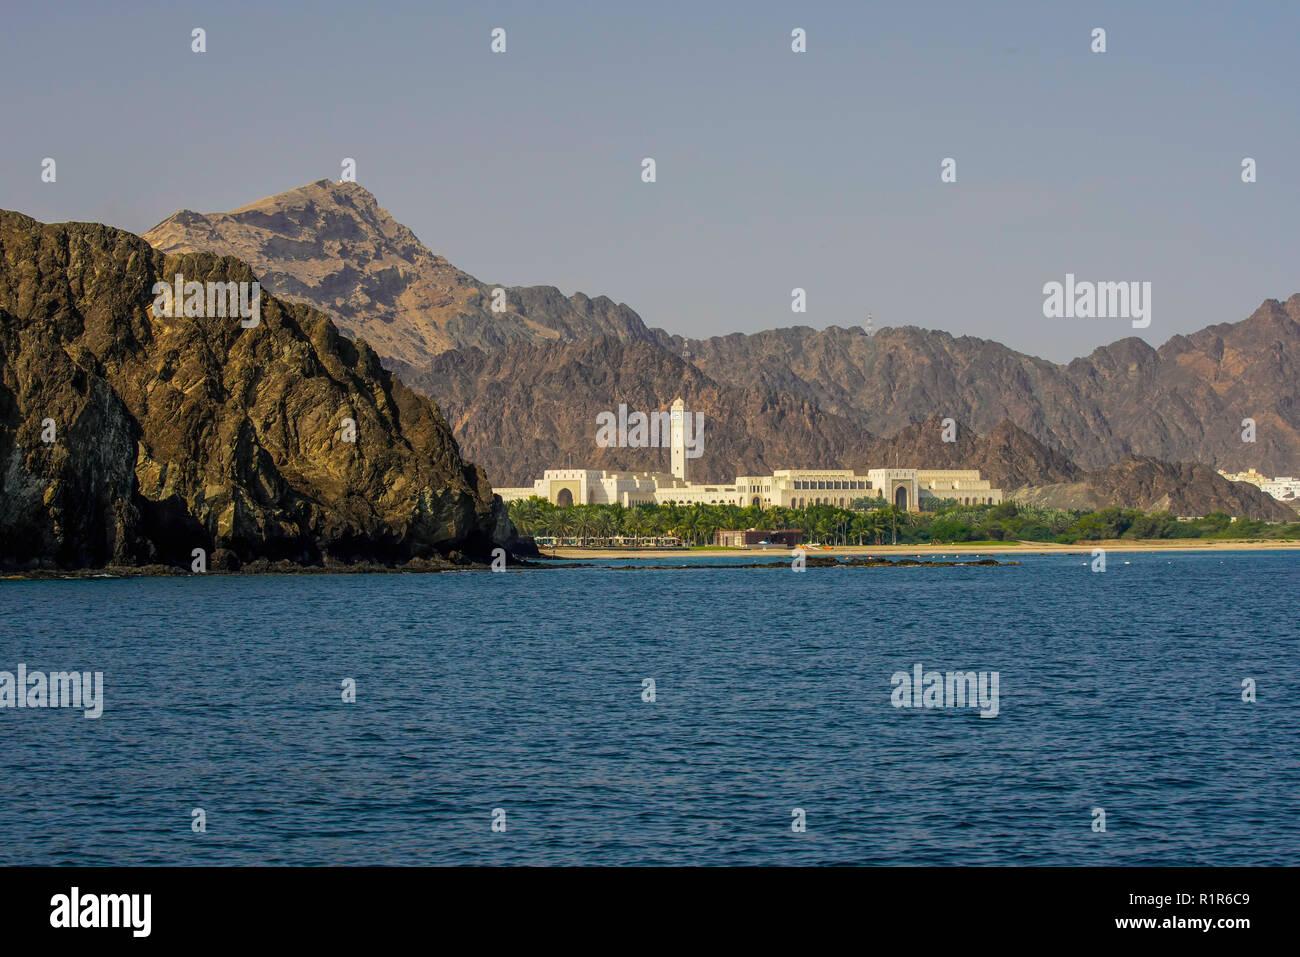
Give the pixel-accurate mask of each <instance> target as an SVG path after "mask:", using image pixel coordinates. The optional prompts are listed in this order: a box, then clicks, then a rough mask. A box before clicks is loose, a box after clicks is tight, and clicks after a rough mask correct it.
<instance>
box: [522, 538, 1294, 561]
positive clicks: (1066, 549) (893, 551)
mask: <svg viewBox="0 0 1300 957" xmlns="http://www.w3.org/2000/svg"><path fill="white" fill-rule="evenodd" d="M803 548H804V552H805V554H807V555H843V556H858V555H929V556H933V555H999V554H1020V555H1029V554H1061V555H1069V554H1077V555H1091V554H1092V551H1093V549H1096V548H1104V549H1105V550H1106V551H1107V552H1120V553H1122V552H1216V551H1217V552H1241V551H1257V550H1267V549H1286V550H1294V549H1300V541H1262V540H1257V539H1245V540H1241V541H1218V540H1210V539H1158V540H1147V541H1139V540H1128V539H1110V540H1107V541H1100V542H1078V543H1076V544H1074V545H1059V544H1057V543H1056V542H995V543H985V542H966V543H960V544H948V545H839V546H835V547H833V548H829V547H818V548H809V547H807V546H803ZM789 554H790V549H788V548H782V547H779V546H770V547H768V548H690V549H687V548H657V549H655V548H646V549H634V548H554V549H542V556H543V557H545V558H600V559H606V558H682V557H685V556H705V555H746V556H761V555H772V556H781V557H784V556H788V555H789Z"/></svg>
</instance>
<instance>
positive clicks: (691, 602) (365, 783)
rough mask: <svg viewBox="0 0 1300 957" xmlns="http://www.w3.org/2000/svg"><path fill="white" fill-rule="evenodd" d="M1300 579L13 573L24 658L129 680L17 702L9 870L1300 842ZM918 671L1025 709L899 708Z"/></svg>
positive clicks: (3, 646)
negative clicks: (80, 694)
mask: <svg viewBox="0 0 1300 957" xmlns="http://www.w3.org/2000/svg"><path fill="white" fill-rule="evenodd" d="M688 561H689V560H688ZM710 561H713V562H716V561H717V559H711V560H710ZM1128 562H1131V564H1128ZM619 564H626V563H619ZM656 564H662V563H656ZM1298 570H1300V553H1297V552H1290V553H1286V552H1255V553H1230V552H1225V553H1218V554H1192V553H1182V552H1179V553H1172V554H1136V555H1119V554H1116V553H1112V554H1111V555H1110V557H1109V564H1108V570H1107V571H1106V572H1105V573H1104V574H1094V573H1092V572H1090V571H1089V568H1088V565H1087V563H1086V561H1085V558H1084V557H1083V556H1051V557H1029V558H1025V559H1023V560H1022V564H1020V565H1018V566H1015V567H1000V568H988V567H983V568H973V567H957V568H877V569H832V570H822V569H810V570H808V571H807V572H805V573H803V574H793V573H791V572H790V571H788V570H767V569H744V570H732V569H719V570H707V569H695V570H662V571H651V570H637V571H624V570H617V569H615V568H612V567H592V568H566V569H563V570H550V569H547V570H536V571H532V570H530V571H524V572H517V573H509V574H503V575H499V574H491V573H486V572H482V573H458V574H441V575H347V576H340V575H315V576H263V577H251V576H250V577H223V576H217V575H209V576H204V577H192V578H169V579H129V580H95V581H66V582H64V581H59V582H2V583H0V619H2V624H3V631H2V632H0V670H8V671H14V670H16V667H17V665H18V663H19V662H23V663H25V664H26V665H27V667H28V668H29V669H34V670H45V671H56V670H64V669H69V670H70V669H77V670H92V671H102V672H104V684H105V699H106V703H105V710H104V714H103V717H101V718H100V719H98V720H88V719H86V718H85V717H83V716H82V714H81V713H80V712H79V711H69V710H54V709H47V710H29V709H24V710H15V709H4V710H0V733H2V734H3V745H4V746H3V748H0V788H2V790H0V798H2V800H0V863H5V864H15V863H40V864H100V863H123V864H187V863H193V864H246V863H247V864H251V863H286V864H449V863H450V864H463V863H536V864H556V863H558V864H587V863H636V864H655V863H714V864H717V863H745V864H760V863H785V864H814V863H864V864H865V863H871V864H880V863H884V864H980V863H1012V864H1107V863H1120V864H1294V863H1297V861H1300V815H1298V814H1297V811H1298V810H1300V807H1298V805H1300V701H1298V698H1297V691H1298V688H1297V679H1296V672H1297V668H1298V667H1300V656H1298V655H1297V645H1298V642H1297V615H1296V611H1297V603H1296V600H1295V597H1294V596H1295V593H1296V585H1297V582H1298V581H1300V576H1298V575H1297V571H1298ZM918 662H920V663H923V664H924V665H925V667H926V669H927V670H929V669H931V668H933V669H936V670H950V669H952V670H956V669H960V670H967V669H969V670H976V671H997V672H998V673H999V676H1000V684H999V690H1000V713H999V714H998V716H997V717H996V718H993V719H981V718H980V717H979V714H978V711H977V710H976V709H971V708H966V709H942V710H941V709H935V710H924V709H918V710H911V709H901V708H895V707H893V706H892V705H891V701H890V692H891V690H892V686H891V682H890V678H891V675H892V674H893V673H894V672H896V671H910V670H911V668H912V667H913V665H915V664H916V663H918ZM1247 677H1249V678H1253V679H1255V681H1256V682H1257V685H1258V689H1259V690H1258V696H1259V698H1258V701H1257V702H1255V703H1253V704H1248V703H1244V702H1243V701H1242V700H1241V696H1242V690H1241V683H1242V680H1243V679H1244V678H1247ZM344 678H353V679H355V681H356V686H357V701H356V703H355V704H348V703H344V702H343V701H342V695H341V691H340V682H341V681H342V680H343V679H344ZM644 678H653V679H654V681H655V685H656V688H655V690H656V698H657V700H656V701H654V702H653V703H647V702H644V701H642V680H643V679H644ZM194 808H203V809H204V811H205V812H206V816H207V831H206V833H194V832H193V831H192V830H191V827H190V822H191V811H192V809H194ZM494 808H501V809H504V811H505V814H506V831H505V832H504V833H494V832H493V831H492V829H491V820H492V816H491V815H492V809H494ZM793 808H803V809H804V811H805V812H806V816H807V831H806V833H794V832H793V831H792V830H791V821H792V817H791V812H792V809H793ZM1093 808H1104V809H1105V812H1106V831H1105V833H1096V832H1094V831H1093V829H1092V826H1091V825H1092V821H1093V814H1092V810H1093Z"/></svg>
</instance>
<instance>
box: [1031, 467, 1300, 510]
mask: <svg viewBox="0 0 1300 957" xmlns="http://www.w3.org/2000/svg"><path fill="white" fill-rule="evenodd" d="M1015 497H1016V500H1017V501H1021V502H1025V503H1028V504H1033V505H1045V506H1048V507H1050V508H1063V509H1085V510H1090V511H1091V510H1095V509H1100V508H1106V507H1108V506H1111V505H1118V506H1120V507H1122V508H1140V509H1142V510H1143V511H1144V512H1172V513H1173V514H1174V515H1179V516H1197V515H1208V514H1209V513H1210V512H1214V511H1224V512H1227V513H1228V514H1229V515H1244V516H1245V517H1247V518H1253V519H1265V520H1267V521H1270V522H1294V521H1295V520H1296V513H1295V511H1294V510H1293V509H1291V508H1290V507H1289V506H1287V505H1284V504H1283V503H1282V502H1279V501H1278V500H1277V499H1275V498H1273V497H1272V496H1271V495H1268V494H1266V493H1265V492H1262V491H1260V490H1259V489H1258V488H1256V487H1255V486H1254V485H1250V484H1248V483H1246V482H1229V481H1228V480H1227V479H1225V478H1224V477H1223V476H1221V475H1219V474H1218V473H1217V472H1215V471H1214V469H1212V468H1210V467H1208V466H1205V465H1198V464H1188V463H1174V462H1161V461H1158V460H1156V459H1151V458H1147V457H1144V456H1133V457H1131V458H1127V459H1125V460H1123V461H1122V462H1116V463H1115V464H1114V465H1111V466H1108V467H1107V468H1104V469H1097V470H1096V471H1093V472H1089V473H1087V474H1086V475H1084V476H1082V477H1081V478H1080V479H1079V480H1078V481H1076V482H1065V483H1056V484H1051V485H1044V486H1038V487H1030V488H1022V489H1020V490H1019V491H1018V492H1016V495H1015Z"/></svg>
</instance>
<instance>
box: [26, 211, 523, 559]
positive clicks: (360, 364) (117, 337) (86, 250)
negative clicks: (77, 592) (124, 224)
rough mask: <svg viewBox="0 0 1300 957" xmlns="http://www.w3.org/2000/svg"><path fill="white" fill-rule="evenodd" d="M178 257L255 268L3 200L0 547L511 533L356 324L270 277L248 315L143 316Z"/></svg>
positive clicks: (429, 546) (505, 536)
mask: <svg viewBox="0 0 1300 957" xmlns="http://www.w3.org/2000/svg"><path fill="white" fill-rule="evenodd" d="M176 273H181V274H183V275H184V277H185V279H186V280H197V281H200V282H207V281H219V282H227V281H234V282H239V281H250V282H251V281H252V280H254V279H255V278H256V277H254V276H253V274H252V272H251V271H250V270H249V268H248V266H246V265H245V264H244V263H242V262H239V261H237V260H234V259H229V258H224V259H219V258H217V257H215V256H212V255H209V254H190V255H180V256H164V255H163V254H162V253H159V252H157V251H156V250H154V249H152V248H151V247H150V246H149V245H148V244H147V243H146V242H144V240H142V239H140V238H139V237H137V236H133V235H131V234H130V233H126V232H123V231H121V230H117V229H111V228H109V227H106V226H100V225H95V224H84V223H64V224H57V225H45V224H41V223H38V222H36V221H35V220H32V219H30V218H28V217H26V216H22V215H20V214H17V213H12V212H0V563H3V564H5V565H7V566H10V567H14V566H18V567H25V566H30V565H32V564H34V563H45V564H54V565H57V566H60V567H65V568H76V567H98V566H103V565H106V564H123V565H133V564H143V563H149V562H164V563H182V564H184V565H186V566H188V565H189V564H190V561H191V558H190V556H191V552H192V550H193V549H195V548H203V549H204V550H205V551H206V552H207V555H208V557H209V567H213V568H221V567H236V566H238V565H240V564H244V563H248V562H250V561H255V560H259V559H267V560H272V561H276V560H282V559H287V560H290V561H293V562H297V563H308V564H310V563H319V562H349V561H354V560H368V561H379V562H402V561H407V560H410V559H438V558H440V557H444V556H460V555H464V556H468V557H475V558H483V557H486V556H487V555H488V554H489V553H490V550H491V548H492V547H493V545H494V543H497V542H500V543H502V544H504V543H506V542H507V541H508V540H509V539H511V538H512V537H513V529H512V527H511V526H510V524H509V522H508V519H507V518H506V515H505V510H504V508H503V507H502V505H501V503H500V501H499V500H496V499H495V498H494V496H493V494H492V490H491V487H490V485H489V483H488V481H487V479H486V477H485V476H484V474H483V473H482V472H481V471H480V470H479V469H478V468H476V467H475V466H473V465H470V464H467V463H466V462H465V461H464V460H463V459H462V458H461V455H460V451H459V449H458V447H457V445H456V442H455V440H454V439H453V438H452V435H451V431H450V429H448V427H447V425H446V422H445V421H444V420H443V418H442V416H441V415H440V413H439V412H438V409H437V407H436V406H435V405H434V404H433V403H432V402H430V401H429V400H428V399H425V398H423V397H421V396H418V395H416V394H414V393H412V392H411V391H410V390H408V389H407V388H406V387H405V386H403V385H402V384H401V383H400V382H399V381H397V380H396V379H395V378H394V377H393V376H392V375H391V374H390V373H388V372H387V371H385V370H384V369H383V368H382V367H381V365H380V362H379V357H378V356H377V355H376V354H375V353H374V352H373V351H372V350H371V349H370V348H369V347H368V346H367V345H366V344H365V343H363V342H353V341H351V340H348V339H345V338H343V337H342V336H340V335H339V333H338V331H337V330H336V328H335V327H334V325H333V323H332V322H331V321H330V320H329V318H328V317H326V316H325V315H323V314H322V313H320V312H318V311H316V310H314V309H311V308H309V307H306V306H301V305H288V304H285V303H282V302H280V301H278V300H276V299H275V298H274V297H273V296H271V295H270V294H269V293H268V292H267V291H266V290H263V291H262V295H261V321H260V325H258V326H257V327H256V328H243V327H242V326H241V324H240V321H239V319H237V318H197V317H196V318H159V317H156V316H154V315H153V312H152V309H151V306H152V304H153V299H154V295H153V292H152V289H153V284H154V282H155V281H159V280H161V281H164V282H170V281H171V279H172V277H173V276H174V275H175V274H176ZM345 418H350V419H352V420H353V421H354V422H355V428H356V441H355V442H354V443H351V442H346V441H343V434H344V433H343V425H344V423H343V420H344V419H345ZM47 420H49V421H47ZM51 428H52V429H53V434H54V438H55V440H54V441H53V442H47V441H43V437H44V436H43V432H44V433H45V434H46V435H48V434H49V430H50V429H51Z"/></svg>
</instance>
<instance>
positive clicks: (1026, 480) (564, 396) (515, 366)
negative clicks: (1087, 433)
mask: <svg viewBox="0 0 1300 957" xmlns="http://www.w3.org/2000/svg"><path fill="white" fill-rule="evenodd" d="M413 385H415V386H416V387H417V388H424V389H429V390H436V391H437V392H438V394H439V395H440V396H441V399H440V404H441V406H442V408H443V410H444V412H445V414H446V416H447V421H448V422H449V423H450V424H451V426H452V429H453V430H454V431H455V432H456V434H457V436H458V437H459V439H460V442H461V445H462V447H463V448H464V449H465V453H466V455H468V456H470V457H471V458H473V459H474V460H475V461H476V462H480V463H481V464H482V465H483V466H484V467H485V468H486V469H487V471H488V474H490V475H492V476H493V477H494V479H496V481H497V482H498V484H500V485H515V486H518V485H524V484H526V483H531V481H532V479H534V478H537V477H540V476H541V474H542V472H543V470H544V469H547V468H556V467H560V466H563V465H565V464H566V463H567V462H568V456H569V454H570V453H571V454H572V464H573V465H575V466H582V467H589V468H604V469H623V470H629V471H652V470H660V471H667V470H668V465H669V463H668V454H667V451H666V450H664V449H657V448H640V449H630V448H602V447H599V446H597V444H596V435H597V423H596V416H597V415H598V414H599V413H601V412H606V411H608V412H614V413H615V414H617V405H618V403H619V402H624V403H626V404H627V406H628V409H629V411H642V412H649V411H653V410H662V409H666V408H668V406H669V405H671V403H672V401H673V399H675V398H676V397H677V396H678V395H680V396H682V398H683V399H684V400H685V402H686V406H687V408H688V409H690V410H693V411H699V412H702V413H703V414H704V422H705V429H704V441H703V443H702V454H701V456H700V457H699V458H698V459H696V460H693V461H692V463H691V476H692V479H693V480H694V481H697V482H728V483H729V482H731V481H733V480H734V478H735V476H737V475H763V474H768V473H770V472H772V471H773V470H774V469H780V468H795V467H807V468H817V467H824V468H854V469H859V470H865V469H868V468H878V467H881V466H891V465H908V464H912V463H918V462H919V463H924V464H925V465H926V466H928V467H931V468H954V469H959V468H966V469H971V468H974V469H979V470H980V472H981V474H982V475H983V476H984V477H985V478H988V479H990V480H991V481H992V482H993V483H994V485H995V486H997V487H1000V488H1002V489H1004V490H1006V491H1008V492H1012V491H1015V490H1019V492H1017V496H1016V497H1017V498H1022V499H1024V500H1027V501H1033V502H1035V503H1037V504H1045V505H1050V506H1052V507H1055V508H1084V507H1087V508H1093V507H1102V506H1104V505H1110V504H1119V505H1124V506H1126V507H1134V508H1135V507H1151V508H1155V509H1161V508H1168V509H1170V510H1171V511H1173V512H1174V513H1175V514H1178V515H1200V514H1205V513H1207V512H1210V511H1213V510H1215V509H1218V508H1224V509H1227V510H1228V511H1229V512H1230V513H1231V514H1234V515H1247V516H1249V517H1251V518H1267V519H1270V520H1273V521H1294V520H1295V513H1294V512H1293V511H1292V510H1291V509H1290V508H1288V507H1287V506H1285V505H1283V504H1281V503H1280V502H1277V501H1275V500H1274V499H1273V498H1271V497H1270V496H1268V495H1265V494H1264V493H1263V492H1261V491H1260V490H1259V489H1258V488H1256V487H1254V486H1253V485H1245V484H1240V483H1233V482H1228V481H1227V480H1225V479H1224V478H1223V477H1221V476H1220V475H1218V474H1217V473H1216V472H1215V471H1214V470H1213V469H1211V468H1207V467H1205V466H1190V467H1189V466H1175V465H1169V464H1168V463H1163V462H1157V461H1155V460H1149V459H1148V460H1141V461H1139V462H1136V463H1132V462H1127V461H1126V462H1122V463H1120V464H1119V465H1116V466H1112V467H1111V468H1108V469H1102V470H1100V471H1098V472H1095V473H1085V472H1084V471H1083V470H1082V469H1080V468H1079V467H1078V466H1077V465H1075V464H1074V463H1073V462H1071V461H1070V460H1069V459H1067V458H1066V457H1064V456H1063V455H1061V454H1060V453H1059V452H1056V451H1054V450H1052V449H1049V448H1048V447H1046V446H1045V445H1043V444H1042V443H1041V442H1039V441H1038V440H1037V439H1035V438H1034V437H1033V436H1031V435H1029V434H1028V433H1027V432H1025V431H1024V430H1023V429H1021V428H1020V427H1019V426H1016V425H1014V424H1013V423H1011V422H1010V421H1003V422H1001V423H999V424H998V425H997V426H996V427H995V428H993V429H992V430H991V431H989V432H988V433H986V434H984V435H980V434H978V433H977V432H975V431H974V430H973V429H970V428H968V427H966V426H965V425H964V424H963V423H960V422H954V423H953V425H954V427H955V433H956V434H955V441H952V442H946V441H944V432H945V429H944V424H945V423H944V422H943V420H942V419H940V418H939V417H938V416H932V417H931V418H929V419H927V420H926V421H924V422H918V423H915V424H913V425H910V426H908V427H907V428H905V429H903V430H901V431H900V432H898V433H896V434H895V435H892V436H889V437H877V436H873V435H872V434H871V433H870V432H868V431H867V430H866V429H864V428H862V426H860V425H858V424H857V423H856V422H854V421H853V420H850V419H848V418H845V417H842V416H837V415H832V414H830V413H826V412H823V411H822V410H820V409H819V408H818V407H817V406H816V405H815V404H814V403H812V402H810V401H808V400H806V399H800V398H796V397H794V396H792V395H790V394H789V393H786V392H777V391H769V390H766V389H762V388H740V387H737V386H730V385H724V384H721V383H718V382H715V381H714V380H713V379H711V378H710V377H709V376H707V375H705V374H704V373H702V372H701V371H700V370H699V369H698V368H696V367H695V366H694V365H692V364H690V363H688V362H685V361H684V360H682V359H681V358H680V357H679V356H677V355H676V354H674V353H671V352H668V351H667V350H664V349H660V348H657V347H655V346H654V345H651V344H650V343H646V342H620V341H619V340H616V339H611V338H601V339H588V340H583V341H580V342H572V343H550V344H546V345H537V346H527V347H525V346H516V347H512V348H510V349H505V350H501V351H498V352H493V353H484V352H482V351H480V350H477V349H472V350H468V351H464V352H462V351H459V350H457V351H453V352H446V353H443V354H442V355H440V356H438V357H437V358H435V359H434V360H433V362H432V363H431V365H430V368H429V371H428V372H427V373H425V376H424V377H422V378H417V379H416V380H414V382H413ZM949 434H951V433H949ZM1022 493H1023V494H1022ZM1079 502H1083V503H1086V504H1076V503H1079Z"/></svg>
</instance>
